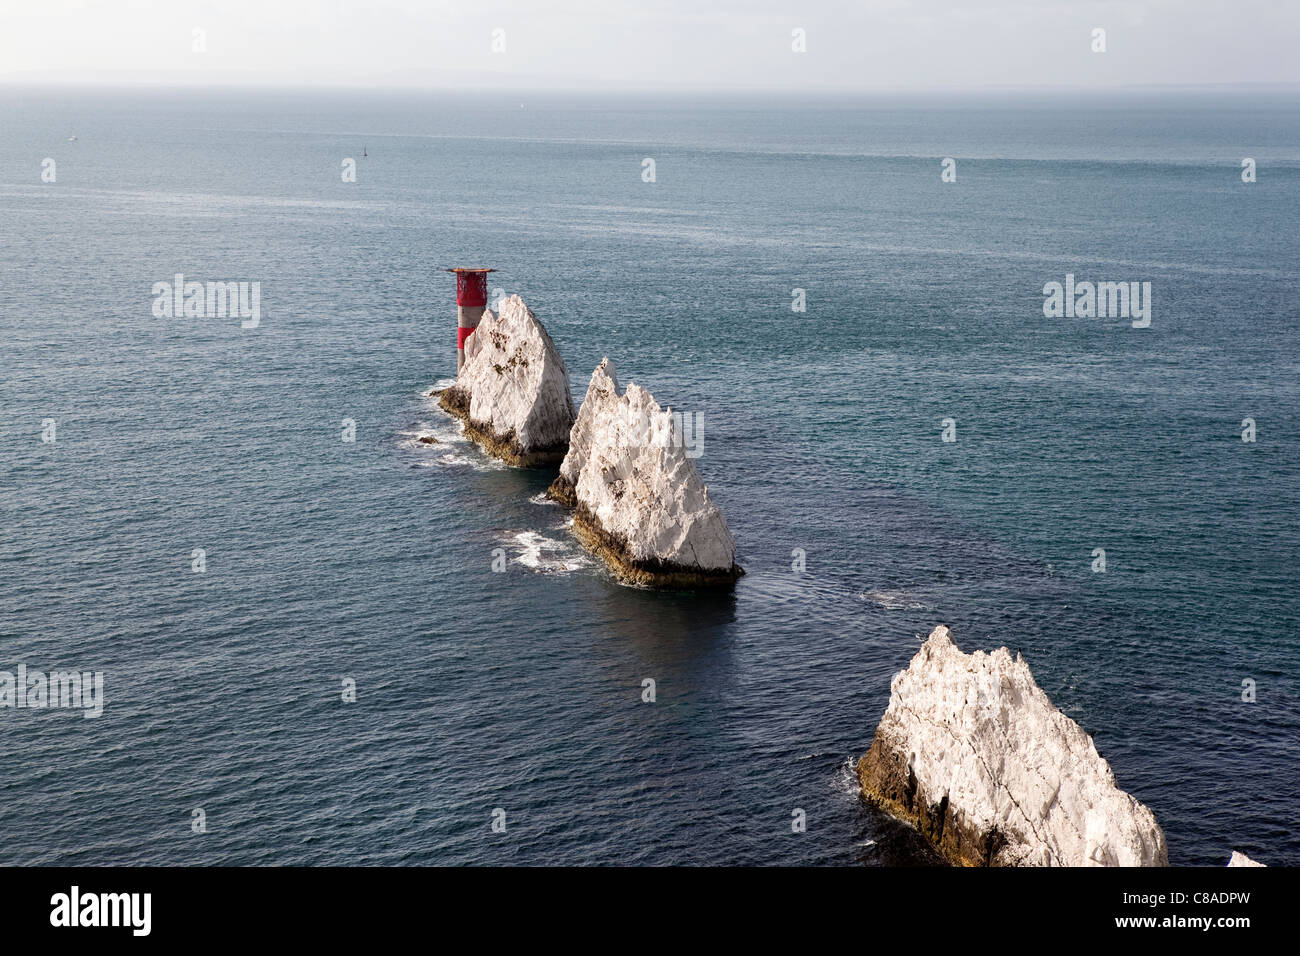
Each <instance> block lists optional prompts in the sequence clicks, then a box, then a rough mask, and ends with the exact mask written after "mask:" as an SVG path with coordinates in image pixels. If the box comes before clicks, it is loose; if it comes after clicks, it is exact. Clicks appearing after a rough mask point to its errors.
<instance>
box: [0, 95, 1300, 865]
mask: <svg viewBox="0 0 1300 956" xmlns="http://www.w3.org/2000/svg"><path fill="white" fill-rule="evenodd" d="M522 106H523V108H522V109H521V108H520V104H519V102H518V100H517V98H516V99H513V100H507V99H505V98H501V97H497V98H493V97H482V98H469V99H466V98H460V99H457V100H453V99H449V98H440V97H418V96H396V95H394V96H380V95H378V94H374V95H372V96H370V97H360V96H353V95H348V94H331V95H325V94H315V95H306V94H302V95H289V94H270V93H267V94H254V93H243V94H233V93H223V94H216V93H191V94H185V95H181V94H175V95H162V94H153V95H147V94H142V93H120V92H119V93H93V94H92V93H78V92H74V91H64V92H59V93H50V92H39V91H37V92H33V91H13V90H10V91H6V92H5V93H4V94H3V96H2V97H0V129H3V132H4V135H3V136H2V137H0V215H2V217H3V225H2V226H0V243H2V244H3V253H4V254H3V257H0V336H2V339H0V344H2V346H3V350H2V351H3V358H2V359H0V362H2V363H3V375H2V376H0V411H2V413H3V414H2V415H0V508H3V519H4V521H3V529H4V530H3V533H2V534H0V575H2V577H3V587H2V588H0V641H2V643H0V648H3V660H0V669H10V670H12V669H14V668H16V666H17V665H18V664H20V663H24V664H26V665H27V667H28V668H29V669H33V670H45V671H51V670H57V669H63V668H79V669H83V670H102V671H103V672H104V675H105V685H106V689H105V694H106V697H107V704H106V707H105V711H104V714H103V716H102V717H101V718H99V719H97V720H83V719H82V718H81V717H80V716H77V715H76V714H74V713H68V712H62V711H53V710H47V711H29V710H24V711H15V710H9V709H0V726H2V730H3V736H2V739H3V747H4V765H5V773H4V774H3V776H2V777H0V832H3V833H4V835H5V839H4V841H3V850H0V862H4V863H466V862H475V863H516V862H518V863H589V862H619V863H837V864H855V863H867V864H882V863H899V862H906V863H916V862H926V861H929V860H931V859H932V858H931V857H930V856H929V855H928V853H927V852H926V851H925V849H924V848H923V847H920V846H919V845H918V844H917V841H916V840H915V839H914V838H913V837H912V836H911V835H910V834H909V832H908V831H906V830H904V829H902V828H900V827H898V826H896V825H893V824H891V823H889V822H888V821H886V820H884V819H881V818H880V817H879V816H877V815H876V814H874V813H873V812H871V811H869V810H866V809H865V808H863V807H862V806H861V804H860V803H859V801H858V798H857V796H856V793H855V789H854V784H853V779H852V772H851V762H852V761H853V760H855V759H856V758H857V757H858V756H860V755H861V754H862V753H863V752H865V750H866V748H867V746H868V744H869V743H870V740H871V734H872V731H873V730H874V727H875V724H876V722H877V721H878V719H879V717H880V714H881V712H882V711H883V709H884V707H885V704H886V702H887V700H888V694H889V679H890V677H891V675H892V674H893V673H895V672H896V671H897V670H899V669H900V668H902V667H903V666H905V665H906V663H907V661H908V660H909V659H910V657H911V656H912V654H913V653H915V650H916V648H917V646H918V644H919V640H918V635H921V634H924V633H926V632H928V631H929V630H930V629H931V628H932V627H933V626H934V625H935V624H938V623H947V624H949V625H951V626H952V628H953V630H954V634H955V636H956V638H957V640H958V642H959V643H960V644H961V645H962V646H963V647H964V648H965V649H968V650H969V649H974V648H977V647H983V648H992V647H995V646H998V645H999V644H1003V643H1005V644H1007V645H1008V646H1009V647H1011V648H1012V649H1013V650H1017V651H1020V652H1022V653H1024V655H1025V656H1026V658H1027V659H1028V660H1029V662H1030V664H1031V666H1032V667H1033V669H1034V673H1035V674H1036V676H1037V678H1038V680H1039V683H1040V684H1041V685H1042V686H1043V688H1044V689H1045V690H1046V691H1047V692H1048V694H1049V695H1050V696H1051V697H1052V699H1053V700H1054V701H1055V702H1056V703H1057V704H1058V705H1059V706H1060V707H1061V708H1062V709H1063V710H1064V711H1065V712H1066V713H1067V714H1069V715H1070V716H1071V717H1073V718H1074V719H1075V720H1078V721H1079V722H1080V723H1082V724H1083V726H1084V727H1085V728H1086V729H1087V730H1089V731H1090V732H1092V733H1093V734H1094V735H1095V740H1096V743H1097V746H1098V748H1099V749H1100V751H1101V753H1102V754H1103V755H1104V756H1105V757H1107V759H1109V760H1110V762H1111V764H1112V766H1113V767H1114V769H1115V772H1116V774H1117V776H1118V779H1119V782H1120V785H1121V786H1123V787H1124V788H1125V789H1127V790H1129V791H1130V792H1132V793H1133V794H1135V795H1136V796H1137V797H1138V798H1140V799H1141V800H1143V801H1144V802H1146V803H1147V804H1149V805H1150V806H1151V807H1152V809H1153V810H1154V811H1155V813H1156V815H1157V817H1158V819H1159V820H1160V821H1161V823H1162V824H1163V826H1164V827H1165V830H1166V833H1167V835H1168V839H1169V847H1170V857H1171V861H1172V862H1174V863H1177V864H1218V863H1222V862H1224V861H1226V859H1227V856H1228V852H1229V851H1230V850H1231V849H1232V848H1238V849H1242V850H1244V851H1246V852H1249V853H1250V854H1251V855H1252V856H1254V857H1255V858H1257V859H1260V860H1263V861H1264V862H1269V863H1291V864H1296V863H1300V838H1297V836H1296V831H1297V827H1296V824H1297V819H1296V811H1295V809H1294V806H1293V795H1294V793H1295V791H1296V787H1297V784H1300V746H1298V745H1297V739H1298V736H1300V686H1298V682H1297V673H1298V672H1300V668H1298V666H1297V665H1300V649H1298V648H1297V638H1296V630H1297V628H1296V625H1297V613H1296V610H1295V599H1294V594H1293V590H1294V586H1295V582H1296V580H1297V577H1298V576H1300V575H1298V574H1297V571H1298V570H1300V545H1298V543H1297V542H1298V541H1300V535H1298V534H1297V531H1300V518H1298V517H1297V506H1296V497H1297V491H1300V480H1298V479H1300V456H1298V455H1297V450H1298V449H1297V438H1296V436H1297V434H1300V414H1298V408H1297V371H1298V370H1300V369H1298V368H1297V364H1298V363H1297V356H1298V355H1300V351H1298V350H1297V322H1296V305H1295V302H1296V298H1295V289H1294V282H1295V276H1296V262H1297V258H1298V255H1297V254H1298V252H1300V248H1298V246H1300V241H1298V240H1297V236H1298V235H1300V231H1298V228H1297V227H1298V226H1300V104H1298V103H1297V102H1296V101H1295V100H1293V99H1286V98H1279V97H1267V96H1263V95H1261V94H1250V95H1247V94H1238V95H1235V96H1226V95H1220V96H1190V95H1183V96H1162V97H1154V96H1149V97H1144V98H1131V99H1124V98H1113V99H1107V100H1101V99H1095V98H1066V97H1057V98H1050V97H1041V98H1031V99H1019V100H1017V99H1012V98H1000V99H994V100H987V101H960V102H942V101H931V100H912V101H888V100H876V101H839V102H833V103H828V104H820V105H816V106H809V105H805V104H797V103H793V102H787V103H763V102H760V101H757V100H754V101H738V102H730V103H727V102H716V103H704V104H700V103H692V102H689V101H684V100H655V99H636V98H625V99H620V100H614V99H596V98H591V99H586V100H570V101H562V100H558V99H551V100H544V99H527V100H525V102H524V103H523V104H522ZM73 131H75V133H76V135H77V139H76V141H75V142H70V141H69V140H68V137H69V135H71V134H72V132H73ZM363 148H364V150H365V152H366V154H367V155H366V156H365V157H364V158H362V157H361V153H362V150H363ZM945 156H951V157H954V158H956V159H957V168H958V181H957V182H956V183H951V184H943V183H941V182H940V179H939V173H940V165H939V163H940V160H941V159H942V158H943V157H945ZM1245 156H1250V157H1252V158H1254V159H1256V161H1257V162H1258V165H1259V175H1258V182H1256V183H1254V184H1251V185H1245V184H1243V183H1242V182H1241V180H1240V175H1239V174H1240V162H1241V159H1242V158H1243V157H1245ZM47 157H48V158H52V159H54V160H55V161H56V163H57V181H56V182H55V183H42V182H41V180H40V171H41V161H42V160H43V159H45V158H47ZM345 157H354V158H356V161H357V167H358V171H359V172H358V179H357V182H355V183H344V182H342V181H341V177H340V168H341V167H340V163H341V161H342V160H343V159H344V158H345ZM647 157H649V158H653V159H654V160H655V163H656V182H654V183H645V182H643V181H642V179H641V172H642V168H643V166H642V161H643V159H645V158H647ZM473 263H489V264H492V265H494V266H496V267H497V268H498V269H500V270H501V271H500V272H499V273H497V274H496V275H495V276H494V277H493V279H494V282H495V283H496V284H498V285H499V286H500V287H501V288H503V289H505V290H506V291H508V292H519V293H520V294H522V295H524V297H525V298H526V299H527V300H528V302H529V303H530V304H531V305H532V307H533V308H534V309H535V311H536V312H537V314H538V315H539V316H540V317H541V318H542V319H543V321H545V322H546V323H547V326H548V328H549V329H550V331H551V333H552V335H553V337H554V338H555V340H556V342H557V344H558V345H559V347H560V349H561V350H562V352H563V354H564V356H565V359H566V361H567V362H568V364H569V367H570V370H571V373H572V377H573V383H574V389H575V398H578V399H580V398H581V395H582V393H583V391H584V389H585V384H586V379H587V376H588V375H589V374H590V371H591V369H592V368H593V367H594V366H595V365H596V363H597V362H598V361H599V360H600V358H601V357H602V356H603V355H606V354H608V355H609V356H611V357H612V358H613V359H614V360H615V362H616V363H617V365H618V368H619V372H620V376H621V377H622V379H623V380H624V382H626V381H629V380H632V381H637V382H639V383H641V384H643V385H645V386H646V387H648V388H649V389H650V390H651V391H652V392H653V393H654V394H655V396H656V398H658V399H659V400H660V401H661V402H663V403H665V404H671V405H672V406H673V407H674V408H680V409H683V410H687V411H696V412H699V413H700V414H701V415H702V416H703V420H704V423H705V430H704V435H705V446H704V455H703V457H702V458H701V459H700V460H699V467H700V470H701V472H702V473H703V475H704V477H705V479H706V481H708V483H709V485H710V488H711V490H712V492H713V494H714V495H715V496H716V498H717V500H718V501H719V502H720V503H721V504H722V506H723V507H724V509H725V510H726V513H727V516H728V519H729V522H730V524H731V526H732V530H733V532H734V533H735V537H736V539H737V542H738V547H739V560H740V562H741V563H742V564H743V565H744V566H745V567H746V569H747V571H748V574H747V575H746V576H745V577H744V578H743V579H742V580H741V581H740V583H739V585H738V587H737V589H736V593H735V594H734V596H726V597H723V596H717V595H674V594H658V593H651V592H645V591H638V590H632V589H628V588H623V587H619V586H617V585H615V584H614V583H612V582H611V581H610V580H609V578H608V577H607V576H606V575H605V573H604V572H603V571H602V570H601V568H600V567H599V565H598V564H596V563H594V562H592V561H591V560H590V559H589V558H588V557H587V556H586V555H585V554H584V552H583V551H582V550H581V548H580V547H579V546H577V544H576V542H575V541H574V540H573V538H572V537H571V535H570V534H569V532H568V531H567V529H566V519H567V516H566V515H565V513H564V512H563V511H561V510H560V509H558V508H556V507H554V506H553V505H551V504H549V503H547V502H546V501H545V500H544V499H542V498H541V497H540V493H541V492H542V491H543V490H544V488H545V486H546V484H547V482H548V479H549V476H548V475H547V474H544V473H540V472H520V471H515V470H512V469H509V468H506V467H504V466H502V465H500V464H498V463H495V462H492V461H490V460H488V459H486V458H485V457H484V456H483V455H482V454H481V453H479V452H478V451H477V450H476V449H475V448H474V447H473V446H472V445H470V444H468V443H466V442H465V441H464V440H463V438H462V437H461V436H460V431H459V428H458V426H457V425H456V423H455V422H453V421H452V420H450V419H449V418H447V417H446V416H445V415H443V414H442V413H441V412H440V411H439V410H438V409H437V408H436V407H435V406H434V404H433V402H432V401H431V400H430V399H429V398H428V397H427V392H428V391H429V389H430V388H431V387H432V386H433V385H434V384H435V383H437V382H438V381H439V380H443V379H445V378H446V377H447V376H448V375H450V374H452V373H453V372H454V363H455V353H454V332H453V331H452V330H453V327H454V315H453V308H454V306H453V299H452V289H451V283H450V282H449V279H448V277H447V276H445V275H444V274H442V273H441V272H439V271H437V270H438V268H439V267H443V266H448V265H455V264H473ZM178 272H182V273H185V274H186V275H187V276H188V277H189V278H191V279H200V280H231V279H236V280H246V281H259V282H261V289H262V319H261V325H260V327H259V328H257V329H255V330H245V329H241V328H240V325H239V322H238V320H231V319H159V318H155V317H154V316H153V315H152V312H151V303H152V294H151V289H152V286H153V284H154V283H155V282H159V281H171V278H172V276H173V275H174V274H175V273H178ZM1067 272H1072V273H1075V274H1076V275H1078V277H1079V278H1080V279H1094V280H1113V281H1130V280H1143V281H1150V282H1152V283H1153V288H1154V301H1155V306H1154V314H1153V319H1152V325H1151V328H1150V329H1145V330H1135V329H1132V328H1130V327H1129V326H1128V323H1127V322H1125V321H1123V320H1086V319H1047V318H1044V316H1043V314H1042V293H1041V290H1042V287H1043V284H1044V283H1045V282H1049V281H1054V280H1055V281H1061V280H1062V279H1063V278H1064V275H1065V273H1067ZM795 288H802V289H804V290H806V297H807V303H808V311H807V312H806V313H803V314H797V313H792V312H791V302H792V290H793V289H795ZM51 418H52V419H54V420H55V421H56V423H57V440H56V441H55V442H53V443H48V444H47V443H43V442H42V441H41V437H40V436H41V429H42V423H43V421H44V420H45V419H51ZM945 418H952V419H955V421H956V427H957V437H958V440H957V441H956V442H954V443H945V442H943V441H942V440H941V437H940V433H941V427H942V426H941V421H942V420H943V419H945ZM1245 418H1253V419H1254V420H1255V421H1256V423H1257V428H1258V441H1257V442H1255V443H1253V444H1246V443H1243V442H1242V441H1241V437H1240V436H1241V428H1242V424H1241V423H1242V420H1243V419H1245ZM344 419H351V420H353V421H354V422H355V423H356V441H355V442H351V443H348V442H344V441H343V440H342V437H341V436H342V432H343V429H344ZM421 436H431V437H434V438H436V439H437V442H436V443H434V444H426V443H422V442H420V441H419V440H418V439H419V438H420V437H421ZM1095 548H1104V549H1105V551H1106V558H1107V570H1106V572H1105V573H1104V574H1101V573H1093V572H1092V571H1091V565H1092V562H1093V550H1094V549H1095ZM194 549H203V550H204V551H205V552H206V567H207V570H206V571H205V572H204V573H202V574H198V573H194V572H193V571H192V570H191V560H192V557H191V555H192V552H193V550H194ZM795 549H803V551H804V552H805V553H806V561H807V570H806V571H805V572H804V573H802V574H797V573H794V572H793V571H792V570H791V564H792V560H793V558H792V552H793V551H794V550H795ZM494 552H495V553H496V556H497V557H498V558H500V557H501V556H502V555H504V558H505V560H506V562H507V564H506V571H505V573H493V571H492V563H493V560H494ZM345 678H351V679H353V680H355V681H356V685H357V701H356V702H355V703H345V702H343V701H342V699H341V683H342V681H343V680H344V679H345ZM647 678H649V679H653V680H654V681H655V682H656V683H655V688H656V698H657V699H656V701H655V702H654V703H653V704H651V703H643V702H642V699H641V698H642V686H643V685H642V682H643V681H644V680H646V679H647ZM1245 679H1250V680H1254V681H1255V682H1256V686H1257V700H1256V701H1255V702H1254V703H1249V704H1248V703H1244V702H1243V701H1242V699H1241V694H1242V681H1243V680H1245ZM196 808H202V809H203V811H204V812H205V814H206V821H207V830H208V832H207V833H205V834H202V835H197V834H194V833H192V832H191V820H192V814H193V811H194V810H195V809H196ZM495 808H503V809H504V810H505V811H506V819H507V831H506V833H504V834H494V833H493V832H492V831H491V828H490V824H491V822H492V812H493V810H494V809H495ZM796 808H799V809H803V810H805V811H806V813H807V817H808V831H807V833H804V834H794V833H792V832H791V827H790V821H791V818H792V817H791V815H792V812H793V810H795V809H796Z"/></svg>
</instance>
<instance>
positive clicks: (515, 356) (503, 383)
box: [438, 295, 575, 468]
mask: <svg viewBox="0 0 1300 956" xmlns="http://www.w3.org/2000/svg"><path fill="white" fill-rule="evenodd" d="M438 404H439V405H440V406H442V408H443V409H445V410H446V411H448V412H450V413H451V414H453V415H455V416H456V417H457V418H459V419H461V421H463V422H464V423H465V434H466V435H467V436H468V437H470V438H472V439H474V441H476V442H478V443H479V444H480V445H482V446H483V447H484V448H485V449H486V450H487V451H488V452H489V453H490V454H492V455H495V456H496V457H497V458H500V459H502V460H504V461H507V462H509V463H510V464H512V465H518V466H520V467H524V468H535V467H539V466H544V465H554V464H557V463H559V462H560V461H562V460H563V459H564V453H565V451H566V450H567V449H568V443H569V429H570V428H571V427H572V426H573V421H574V417H575V416H574V410H573V396H572V394H571V393H570V389H569V370H568V369H567V368H566V367H565V365H564V361H563V360H562V359H561V358H560V353H559V352H558V351H557V350H556V348H555V343H554V342H552V341H551V337H550V335H548V334H547V332H546V329H545V328H544V327H543V326H542V323H541V322H539V321H538V320H537V316H535V315H533V312H532V310H531V309H529V308H528V306H527V305H525V304H524V300H523V299H521V298H520V297H519V296H517V295H512V296H510V297H509V298H507V299H505V300H504V301H503V302H502V303H501V311H500V312H499V313H493V312H492V311H490V310H489V311H486V312H484V313H483V318H482V319H481V320H480V321H479V324H478V328H477V329H476V330H475V331H474V333H473V334H472V335H470V336H469V338H468V339H466V340H465V366H464V368H462V369H461V370H460V375H459V376H458V377H457V378H456V384H455V385H452V386H451V387H450V388H447V389H445V390H444V391H443V392H442V393H441V394H440V396H439V398H438Z"/></svg>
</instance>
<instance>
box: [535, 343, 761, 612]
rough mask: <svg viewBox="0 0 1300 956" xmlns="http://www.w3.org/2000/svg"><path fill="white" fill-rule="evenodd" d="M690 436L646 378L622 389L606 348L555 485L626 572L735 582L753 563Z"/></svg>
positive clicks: (635, 578) (599, 550)
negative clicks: (699, 464) (739, 549)
mask: <svg viewBox="0 0 1300 956" xmlns="http://www.w3.org/2000/svg"><path fill="white" fill-rule="evenodd" d="M683 438H684V436H683V435H682V427H681V420H680V416H678V417H674V416H673V414H672V412H671V410H669V411H664V410H663V409H661V408H660V407H659V404H658V403H657V402H656V401H655V400H654V398H653V396H651V394H650V393H649V392H647V391H646V390H645V389H644V388H641V387H640V386H639V385H634V384H629V385H628V387H627V390H626V391H625V392H623V391H620V389H619V385H618V379H617V376H616V373H615V370H614V366H613V364H612V363H611V362H610V361H609V359H608V358H606V359H604V360H603V361H602V362H601V363H600V365H598V366H597V367H596V370H595V372H593V373H592V376H591V383H590V384H589V385H588V386H587V395H586V398H584V399H583V401H582V408H581V410H580V411H579V412H578V419H577V421H576V422H574V425H573V430H572V431H571V432H570V435H569V452H568V454H567V455H566V456H565V457H564V461H563V462H562V463H561V465H560V474H559V477H558V478H556V479H555V481H554V482H553V483H552V484H551V487H550V489H549V490H548V491H547V494H548V495H549V496H550V497H551V498H553V499H555V500H556V501H558V502H560V503H561V504H563V505H566V506H568V507H570V508H573V509H574V515H573V529H574V532H575V533H576V534H577V536H578V538H579V539H580V540H581V541H582V542H583V544H585V545H586V546H587V547H588V548H590V549H591V550H592V551H593V552H595V553H596V554H597V555H599V556H600V557H601V558H603V559H604V560H605V563H606V564H608V565H609V567H610V570H612V571H613V572H614V574H615V576H616V577H618V578H620V579H621V580H623V581H626V582H628V583H630V584H637V585H641V586H645V587H657V588H681V589H687V588H730V587H733V586H734V585H735V582H736V579H737V578H738V577H740V576H741V575H742V574H744V573H745V572H744V571H743V570H742V569H741V568H740V567H739V566H738V565H737V564H736V543H735V541H734V540H733V539H732V537H731V531H730V530H729V529H728V528H727V521H726V519H725V518H724V517H723V516H722V510H721V509H720V508H718V506H717V505H716V504H714V503H713V501H711V500H710V499H709V489H708V488H707V487H706V486H705V484H704V482H703V481H701V480H700V475H699V472H698V471H696V469H695V462H694V460H693V459H692V458H691V457H690V455H689V454H688V452H689V451H690V449H689V448H688V447H687V445H686V442H685V441H684V440H683Z"/></svg>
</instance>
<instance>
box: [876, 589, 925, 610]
mask: <svg viewBox="0 0 1300 956" xmlns="http://www.w3.org/2000/svg"><path fill="white" fill-rule="evenodd" d="M858 598H859V599H860V600H863V601H871V602H873V603H875V604H876V605H878V606H879V607H883V608H884V609H885V610H886V611H929V610H931V608H930V606H929V605H928V604H922V603H921V602H920V601H918V600H916V599H915V598H913V597H912V596H911V595H909V594H907V593H906V592H904V591H862V592H861V593H859V594H858Z"/></svg>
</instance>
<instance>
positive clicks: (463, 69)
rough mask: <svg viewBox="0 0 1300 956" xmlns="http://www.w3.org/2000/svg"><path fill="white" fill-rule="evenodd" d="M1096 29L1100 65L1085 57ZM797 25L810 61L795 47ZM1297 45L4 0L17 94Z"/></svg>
mask: <svg viewBox="0 0 1300 956" xmlns="http://www.w3.org/2000/svg"><path fill="white" fill-rule="evenodd" d="M1096 27H1101V28H1104V29H1105V30H1106V47H1107V49H1106V52H1105V53H1094V52H1092V50H1091V44H1092V31H1093V29H1094V28H1096ZM796 28H800V29H803V30H804V31H806V46H807V52H805V53H795V52H793V50H792V48H791V46H792V42H793V40H792V31H793V30H795V29H796ZM498 29H499V30H501V31H504V47H505V48H504V51H503V52H493V50H492V45H493V31H494V30H498ZM195 30H202V31H204V32H203V42H204V45H205V46H206V50H204V51H203V52H196V51H195V50H194V45H195V36H194V31H195ZM497 36H498V38H500V37H501V36H502V35H501V34H498V35H497ZM498 45H499V40H498ZM1298 49H1300V2H1297V0H1124V2H1113V0H750V2H743V0H607V2H602V0H533V2H524V0H515V2H510V3H507V2H501V0H473V2H471V0H464V2H456V0H453V2H445V0H310V2H309V0H208V2H203V0H0V81H2V82H11V83H12V82H34V81H70V82H78V81H106V82H131V83H136V82H143V83H148V82H158V83H205V84H206V83H256V84H295V85H297V84H307V85H317V84H321V85H325V84H349V85H353V84H354V85H364V86H421V87H429V86H432V87H470V88H500V87H509V88H521V87H522V88H527V89H537V88H543V87H550V88H564V89H572V88H586V89H594V90H601V89H611V88H622V89H626V88H647V89H653V88H690V89H718V90H735V89H763V90H772V89H788V90H793V91H811V90H836V89H843V90H861V89H896V88H910V89H926V88H950V87H956V86H971V85H974V86H1001V85H1011V86H1039V85H1067V86H1084V87H1091V86H1108V85H1130V84H1211V83H1213V84H1217V83H1296V82H1300V55H1298V54H1297V50H1298Z"/></svg>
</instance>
